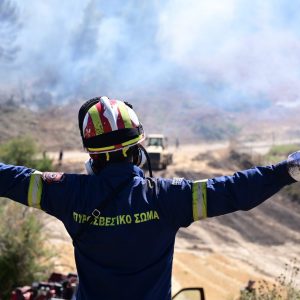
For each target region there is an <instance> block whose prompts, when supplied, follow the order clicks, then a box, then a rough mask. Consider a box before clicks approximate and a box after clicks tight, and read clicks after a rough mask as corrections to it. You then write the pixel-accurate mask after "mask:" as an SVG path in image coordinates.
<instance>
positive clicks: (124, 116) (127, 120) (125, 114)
mask: <svg viewBox="0 0 300 300" xmlns="http://www.w3.org/2000/svg"><path fill="white" fill-rule="evenodd" d="M118 108H119V110H120V113H121V116H122V120H123V122H124V126H125V128H132V123H131V119H130V115H129V113H128V111H127V108H126V104H125V103H123V102H120V103H119V105H118Z"/></svg>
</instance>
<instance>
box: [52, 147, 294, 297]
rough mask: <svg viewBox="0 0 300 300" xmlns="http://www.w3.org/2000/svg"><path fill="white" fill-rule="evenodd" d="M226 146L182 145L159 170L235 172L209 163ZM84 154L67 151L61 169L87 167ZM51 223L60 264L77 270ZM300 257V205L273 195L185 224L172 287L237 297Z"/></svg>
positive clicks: (198, 174)
mask: <svg viewBox="0 0 300 300" xmlns="http://www.w3.org/2000/svg"><path fill="white" fill-rule="evenodd" d="M226 147H227V144H213V145H197V146H195V145H187V146H181V147H180V148H179V149H178V150H177V151H176V152H175V153H174V164H173V165H172V166H169V167H168V169H167V170H166V171H160V172H155V175H156V176H166V177H174V176H180V177H186V178H190V179H203V178H207V177H212V176H216V175H221V174H224V175H229V174H232V172H233V170H232V169H230V168H227V169H226V168H222V169H218V168H216V167H211V165H210V164H209V163H208V162H209V161H210V160H211V159H213V160H218V159H222V155H224V152H225V151H226ZM207 151H208V152H207ZM199 157H200V158H201V159H199ZM85 158H86V154H80V153H75V152H74V153H66V155H65V156H64V161H63V165H62V169H65V170H68V171H69V170H71V169H72V168H73V169H74V170H75V171H83V170H84V168H83V162H84V160H85ZM195 158H197V159H195ZM50 226H51V228H52V229H53V228H55V232H57V233H59V234H57V236H56V237H55V238H54V239H53V242H55V243H54V244H56V245H57V246H58V247H60V248H61V247H64V249H66V251H65V252H64V253H65V257H62V258H61V259H60V260H59V261H60V262H64V266H61V268H63V269H64V270H66V269H67V270H70V271H71V270H72V271H73V270H74V269H75V268H74V261H73V257H72V255H70V253H72V246H71V243H70V240H69V239H68V237H67V235H66V233H65V231H64V229H63V227H62V226H61V225H60V223H58V222H57V221H55V220H52V221H51V223H50ZM299 257H300V206H299V205H297V204H295V203H293V202H290V201H289V200H287V199H284V198H283V197H281V196H274V197H273V198H272V199H270V200H268V201H267V202H265V203H264V204H262V205H261V206H259V207H257V208H255V209H253V210H251V211H249V212H237V213H233V214H231V215H227V216H220V217H217V218H213V219H207V220H204V221H200V222H197V223H194V224H193V225H191V226H190V227H189V228H187V229H181V230H180V231H179V233H178V235H177V239H176V247H175V257H174V272H173V291H174V292H176V291H177V290H178V289H179V288H180V287H187V286H202V287H204V288H205V293H206V296H207V299H208V300H222V299H225V300H229V299H235V298H236V297H237V296H238V295H239V290H240V289H241V288H243V287H244V286H245V285H246V284H247V281H248V280H249V279H253V280H256V281H257V283H256V286H257V287H258V281H259V280H262V279H266V280H269V281H272V280H273V279H274V278H275V277H277V276H279V275H280V274H281V273H283V272H285V271H284V268H285V264H290V261H291V259H293V258H299ZM59 261H58V262H59ZM299 264H300V263H299ZM298 284H299V285H300V280H299V279H298Z"/></svg>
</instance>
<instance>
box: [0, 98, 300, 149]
mask: <svg viewBox="0 0 300 300" xmlns="http://www.w3.org/2000/svg"><path fill="white" fill-rule="evenodd" d="M152 96H153V95H148V96H147V97H145V98H136V96H133V97H132V99H130V101H129V102H131V103H132V104H133V105H134V108H135V110H136V111H137V113H138V115H139V117H140V120H141V122H142V123H143V125H144V128H145V131H146V133H153V132H160V133H164V134H165V135H166V136H168V137H169V141H170V144H174V141H175V139H176V138H179V139H180V142H181V143H194V142H199V141H217V140H228V139H230V140H231V139H234V140H243V141H244V142H245V141H259V140H262V141H266V140H268V141H271V142H272V140H273V142H274V139H282V138H286V139H291V138H295V137H299V136H300V131H299V129H298V128H299V125H300V124H299V122H300V121H299V118H298V114H297V111H296V110H291V109H290V110H286V109H279V108H278V107H276V106H274V107H271V108H268V109H265V110H262V111H259V114H258V113H257V110H255V109H254V108H252V109H249V110H244V111H236V112H232V111H229V110H226V109H225V110H224V109H220V108H217V107H214V106H212V105H209V104H207V103H206V104H205V103H203V104H201V105H200V104H199V99H194V98H193V97H192V95H191V96H190V98H188V99H187V100H181V99H184V96H182V98H181V96H180V95H172V94H171V93H169V95H168V96H166V97H165V98H164V97H161V96H159V97H156V98H153V99H152V98H151V97H152ZM153 97H154V96H153ZM193 99H194V100H193ZM83 102H84V101H82V100H74V101H72V102H70V103H68V104H64V105H61V106H50V107H46V108H43V109H39V110H37V109H36V108H35V109H32V108H30V107H29V106H25V105H24V104H23V105H20V103H18V102H14V101H6V102H5V101H3V100H2V101H1V99H0V115H1V122H0V143H3V142H5V141H7V140H9V139H10V138H12V137H16V136H23V135H32V136H33V137H34V138H35V139H36V140H37V141H38V143H39V144H40V145H41V148H42V150H50V151H57V150H59V149H61V148H62V149H65V150H70V149H81V141H80V137H79V131H78V125H77V113H78V110H79V108H80V106H81V104H82V103H83ZM274 124H276V127H275V126H274Z"/></svg>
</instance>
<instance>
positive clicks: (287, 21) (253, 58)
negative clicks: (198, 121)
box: [0, 0, 300, 106]
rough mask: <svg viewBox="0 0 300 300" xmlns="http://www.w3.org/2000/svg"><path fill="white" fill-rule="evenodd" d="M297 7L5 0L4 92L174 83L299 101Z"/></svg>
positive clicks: (0, 69) (274, 0) (269, 2)
mask: <svg viewBox="0 0 300 300" xmlns="http://www.w3.org/2000/svg"><path fill="white" fill-rule="evenodd" d="M12 11H13V13H12ZM299 11H300V1H298V0H291V1H286V0H264V1H261V0H252V1H249V0H248V1H246V0H222V1H220V0H165V1H159V0H127V1H124V0H110V1H104V0H72V1H71V0H69V1H61V0H48V1H39V0H26V1H24V0H0V78H1V80H0V95H6V96H14V97H15V98H20V97H21V98H24V99H26V101H40V102H47V103H48V102H49V103H50V102H61V103H63V102H66V101H72V100H73V99H77V98H82V97H83V98H86V99H88V98H90V97H93V96H98V95H107V96H109V97H112V98H126V97H127V96H129V95H132V94H134V93H142V94H147V93H151V95H155V93H159V94H162V93H164V92H166V91H169V90H174V92H178V93H181V94H185V93H189V92H191V91H192V94H193V95H199V101H210V102H211V103H214V104H216V105H231V104H232V103H235V105H236V104H237V103H238V102H239V101H250V102H251V101H253V102H254V103H257V104H259V103H260V104H261V103H262V102H263V103H277V104H278V103H279V104H284V105H289V106H297V105H298V104H299V103H300V55H299V53H300V51H299V50H300V17H299V16H298V12H299ZM10 14H11V16H10ZM9 16H10V17H9ZM203 99H204V100H203ZM207 99H209V100H207Z"/></svg>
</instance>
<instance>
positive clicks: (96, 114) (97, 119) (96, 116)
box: [88, 105, 104, 135]
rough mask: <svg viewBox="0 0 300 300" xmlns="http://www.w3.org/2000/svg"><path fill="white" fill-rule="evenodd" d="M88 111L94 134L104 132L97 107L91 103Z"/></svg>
mask: <svg viewBox="0 0 300 300" xmlns="http://www.w3.org/2000/svg"><path fill="white" fill-rule="evenodd" d="M88 112H89V114H90V116H91V118H92V121H93V125H94V127H95V131H96V135H99V134H102V133H103V132H104V130H103V126H102V122H101V119H100V116H99V112H98V109H97V107H96V106H95V105H93V106H92V107H91V108H90V109H89V111H88Z"/></svg>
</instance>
